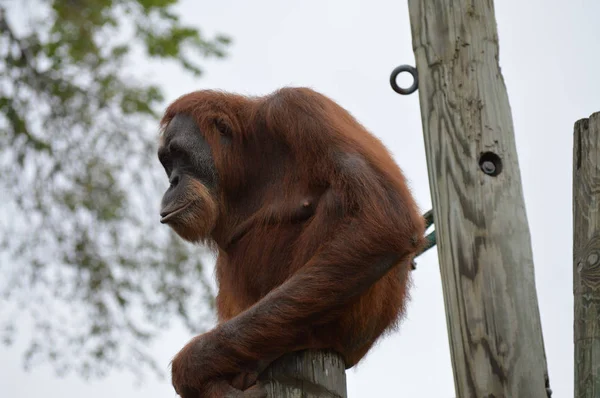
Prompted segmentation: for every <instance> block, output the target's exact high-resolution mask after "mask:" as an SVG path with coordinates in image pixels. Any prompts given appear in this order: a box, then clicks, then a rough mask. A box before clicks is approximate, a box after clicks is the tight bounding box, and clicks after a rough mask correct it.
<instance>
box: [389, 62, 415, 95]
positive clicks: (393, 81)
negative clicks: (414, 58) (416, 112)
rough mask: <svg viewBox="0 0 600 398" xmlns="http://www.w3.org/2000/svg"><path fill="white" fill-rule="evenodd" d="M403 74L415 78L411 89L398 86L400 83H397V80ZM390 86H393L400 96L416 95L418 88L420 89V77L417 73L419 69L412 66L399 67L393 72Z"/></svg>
mask: <svg viewBox="0 0 600 398" xmlns="http://www.w3.org/2000/svg"><path fill="white" fill-rule="evenodd" d="M402 72H408V73H410V74H411V75H412V77H413V84H412V85H411V86H410V87H409V88H402V87H400V86H398V83H397V82H396V78H397V77H398V75H399V74H400V73H402ZM390 84H391V85H392V89H393V90H394V91H395V92H397V93H398V94H402V95H408V94H412V93H414V92H415V91H417V88H419V75H418V73H417V68H415V67H414V66H410V65H400V66H398V67H397V68H396V69H394V70H393V71H392V75H391V76H390Z"/></svg>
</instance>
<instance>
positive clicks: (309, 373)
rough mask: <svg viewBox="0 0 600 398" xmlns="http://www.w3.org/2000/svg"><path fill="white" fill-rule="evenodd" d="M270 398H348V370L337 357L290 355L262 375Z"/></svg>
mask: <svg viewBox="0 0 600 398" xmlns="http://www.w3.org/2000/svg"><path fill="white" fill-rule="evenodd" d="M260 380H261V381H262V382H263V383H265V385H266V388H267V393H268V397H269V398H346V397H347V393H346V369H345V365H344V361H343V359H342V358H341V356H339V355H338V354H336V353H333V352H325V351H300V352H296V353H291V354H287V355H285V356H283V357H281V358H280V359H278V360H277V361H275V362H274V363H273V364H271V366H270V367H269V368H268V369H267V370H266V371H265V372H264V373H263V374H262V375H261V377H260Z"/></svg>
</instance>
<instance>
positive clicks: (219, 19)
mask: <svg viewBox="0 0 600 398" xmlns="http://www.w3.org/2000/svg"><path fill="white" fill-rule="evenodd" d="M181 11H182V13H183V15H184V17H185V20H186V21H188V22H191V23H194V24H198V26H200V27H201V28H202V29H203V30H205V31H206V32H207V33H212V32H216V31H219V32H224V33H227V34H229V35H231V36H232V37H233V39H234V44H233V46H232V47H231V49H230V50H231V51H230V56H229V57H228V58H227V59H225V60H223V61H211V62H208V63H206V64H205V65H206V73H205V75H204V76H203V78H201V79H199V80H194V79H191V78H189V77H188V76H185V75H184V74H182V73H181V72H178V70H176V69H174V68H172V67H171V66H169V65H165V66H164V68H160V69H156V70H154V71H153V73H154V75H155V77H157V78H158V79H159V81H161V82H162V84H163V85H164V86H165V87H166V88H167V94H168V98H167V99H168V100H169V101H170V100H172V99H174V98H175V97H177V96H179V95H181V94H183V93H185V92H188V91H191V90H196V89H201V88H218V89H225V90H231V91H236V92H240V93H244V94H266V93H269V92H271V91H273V90H275V89H277V88H279V87H281V86H286V85H295V86H310V87H312V88H314V89H316V90H318V91H320V92H322V93H324V94H326V95H329V96H331V97H332V98H333V99H335V100H336V101H338V102H339V103H340V104H341V105H342V106H344V107H345V108H347V109H348V110H350V112H351V113H353V114H354V115H355V116H356V117H357V118H358V119H359V120H360V121H361V122H362V123H363V124H364V125H365V126H366V127H367V128H368V129H370V130H371V131H372V132H373V133H374V134H375V135H377V136H378V137H380V138H381V139H382V140H383V142H384V143H385V144H386V145H387V146H388V147H389V148H390V150H391V152H392V153H393V155H394V156H395V159H396V161H397V162H398V163H399V164H400V166H401V167H402V169H403V170H404V172H405V174H406V176H407V177H408V178H409V179H410V181H411V185H412V188H413V191H414V194H415V196H416V198H417V200H418V203H419V205H420V206H421V208H422V209H423V210H424V211H425V210H428V209H429V208H430V207H431V200H430V195H429V186H428V180H427V169H426V163H425V153H424V148H423V138H422V130H421V118H420V113H419V104H418V94H416V93H415V94H413V95H411V96H408V97H403V96H399V95H398V94H396V93H394V92H393V91H392V90H391V89H390V87H389V83H388V79H389V74H390V72H391V70H392V69H393V68H394V67H395V66H397V65H399V64H404V63H408V64H414V56H413V52H412V45H411V37H410V27H409V20H408V6H407V2H406V0H399V1H391V0H387V1H383V0H369V1H366V0H362V1H359V0H343V1H342V0H336V1H327V0H319V1H317V0H304V1H276V0H254V1H242V0H219V1H211V2H208V1H197V0H196V1H194V0H186V1H182V6H181ZM496 17H497V22H498V27H499V37H500V63H501V66H502V72H503V74H504V78H505V81H506V84H507V87H508V93H509V97H510V103H511V107H512V112H513V119H514V124H515V130H516V140H517V149H518V153H519V159H520V165H521V173H522V177H523V184H524V187H523V188H524V193H525V202H526V206H527V212H528V218H529V223H530V228H531V233H532V241H533V253H534V260H535V265H536V268H535V272H536V283H537V292H538V298H539V301H540V311H541V316H542V326H543V331H544V340H545V347H546V354H547V358H548V365H549V371H550V383H551V387H552V389H553V390H554V395H553V396H554V397H569V396H572V395H573V358H572V356H573V338H572V330H573V315H572V313H573V311H572V308H573V294H572V236H571V231H572V227H571V180H572V166H571V165H572V135H573V123H574V122H575V121H576V120H577V119H580V118H583V117H588V116H589V115H590V114H591V113H593V112H596V111H600V74H599V73H598V71H600V55H599V54H600V53H599V52H598V40H599V38H600V27H599V25H598V23H599V22H598V21H599V19H598V17H600V2H599V1H598V0H570V1H558V0H520V1H519V0H497V1H496ZM157 167H159V166H158V163H157ZM157 228H160V225H159V224H158V221H157ZM413 277H414V288H413V290H412V301H411V303H410V305H409V307H408V314H407V319H406V321H405V322H404V323H403V324H402V327H401V330H400V331H399V332H397V333H395V334H393V335H392V336H389V337H387V338H385V339H384V340H382V341H381V343H380V344H379V345H378V346H377V347H376V348H375V349H373V350H372V351H371V353H370V354H369V355H368V357H367V358H366V360H364V361H363V362H362V363H361V364H360V365H359V366H358V367H356V368H355V369H352V370H350V371H349V372H348V392H349V396H350V397H436V398H438V397H442V398H443V397H447V398H450V397H454V385H453V378H452V369H451V364H450V354H449V348H448V338H447V332H446V321H445V315H444V306H443V298H442V288H441V283H440V275H439V269H438V263H437V253H436V252H435V250H432V251H430V252H429V253H428V254H426V255H425V256H423V257H422V258H420V259H419V261H418V270H417V271H416V272H414V273H413ZM27 337H28V333H27V331H26V330H23V339H22V340H21V341H20V344H17V345H16V346H14V347H13V348H11V349H8V350H7V349H6V348H4V347H1V348H0V391H2V395H3V396H4V397H34V396H45V397H48V396H49V397H59V396H60V397H65V398H71V397H82V396H85V397H87V398H101V397H102V398H105V397H108V396H112V395H113V394H114V395H115V396H120V397H128V398H137V397H140V398H142V397H143V398H159V397H161V398H164V397H174V396H175V393H174V392H173V389H172V387H171V385H170V382H169V381H168V380H162V381H157V380H155V379H152V378H148V380H146V381H145V383H144V385H143V386H135V385H134V381H133V378H132V377H131V375H129V374H127V373H125V374H117V373H116V372H115V373H113V374H111V375H110V376H109V377H107V378H106V379H103V380H99V381H94V382H89V383H88V382H84V381H82V380H80V379H78V378H77V377H76V376H74V375H73V376H68V377H66V378H62V379H59V378H57V377H55V376H54V374H53V372H52V369H51V368H50V367H39V368H36V369H34V370H33V371H31V372H29V373H25V372H24V371H23V370H22V368H21V365H20V364H21V353H22V348H23V343H24V342H25V341H26V339H27ZM189 337H191V336H189V335H187V334H185V333H183V332H182V331H181V330H179V329H174V330H171V331H168V332H166V333H165V334H164V336H163V337H162V338H161V339H160V341H159V344H157V345H156V353H157V357H158V358H159V359H160V360H161V361H162V363H164V366H165V368H166V367H167V366H168V362H169V360H170V358H171V357H172V355H174V354H175V353H176V352H177V351H178V350H179V348H181V346H183V344H185V342H186V341H187V340H188V338H189Z"/></svg>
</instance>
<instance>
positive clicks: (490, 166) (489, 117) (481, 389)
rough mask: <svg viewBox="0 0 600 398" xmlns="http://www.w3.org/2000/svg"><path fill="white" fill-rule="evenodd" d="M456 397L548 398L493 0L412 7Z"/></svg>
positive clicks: (415, 0) (447, 0)
mask: <svg viewBox="0 0 600 398" xmlns="http://www.w3.org/2000/svg"><path fill="white" fill-rule="evenodd" d="M408 4H409V12H410V22H411V29H412V37H413V49H414V53H415V57H416V63H417V70H418V74H419V99H420V104H421V117H422V122H423V130H424V135H425V150H426V153H427V165H428V169H429V180H430V188H431V193H432V200H433V207H434V219H435V228H436V232H437V247H438V253H439V260H440V271H441V275H442V284H443V289H444V301H445V306H446V320H447V325H448V334H449V340H450V349H451V356H452V364H453V368H454V381H455V387H456V395H457V396H458V397H461V398H466V397H515V398H516V397H527V398H546V397H547V366H546V356H545V352H544V344H543V340H542V330H541V323H540V314H539V309H538V300H537V295H536V289H535V281H534V269H533V256H532V251H531V239H530V235H529V227H528V224H527V216H526V213H525V205H524V201H523V192H522V188H521V176H520V171H519V164H518V160H517V151H516V147H515V138H514V132H513V122H512V116H511V112H510V106H509V102H508V96H507V93H506V87H505V85H504V80H503V78H502V74H501V72H500V67H499V65H498V32H497V28H496V21H495V16H494V5H493V1H492V0H427V1H423V0H409V1H408Z"/></svg>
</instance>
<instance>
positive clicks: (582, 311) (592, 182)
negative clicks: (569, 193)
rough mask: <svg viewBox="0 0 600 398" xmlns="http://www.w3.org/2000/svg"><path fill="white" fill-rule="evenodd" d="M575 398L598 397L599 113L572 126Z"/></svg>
mask: <svg viewBox="0 0 600 398" xmlns="http://www.w3.org/2000/svg"><path fill="white" fill-rule="evenodd" d="M573 147H574V148H573V163H574V164H573V294H574V295H575V328H574V329H575V330H574V332H575V336H574V337H575V338H574V340H575V395H574V396H575V397H576V398H593V397H600V112H599V113H595V114H593V115H592V116H590V118H589V119H582V120H579V121H578V122H577V123H575V137H574V145H573Z"/></svg>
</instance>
